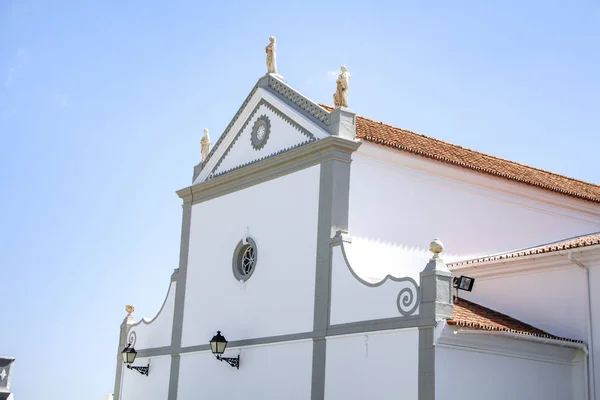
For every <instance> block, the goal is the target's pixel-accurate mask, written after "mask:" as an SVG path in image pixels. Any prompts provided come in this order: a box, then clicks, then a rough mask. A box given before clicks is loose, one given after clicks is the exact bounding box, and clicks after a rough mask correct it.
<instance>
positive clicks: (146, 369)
mask: <svg viewBox="0 0 600 400" xmlns="http://www.w3.org/2000/svg"><path fill="white" fill-rule="evenodd" d="M127 368H129V369H133V370H135V371H137V372H139V373H140V374H142V375H146V376H148V372H150V363H148V365H147V366H145V367H141V366H135V365H129V364H128V365H127Z"/></svg>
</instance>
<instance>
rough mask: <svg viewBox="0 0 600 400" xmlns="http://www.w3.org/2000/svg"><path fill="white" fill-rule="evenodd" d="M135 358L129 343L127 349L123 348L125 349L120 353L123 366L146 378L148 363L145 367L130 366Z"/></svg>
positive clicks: (134, 352)
mask: <svg viewBox="0 0 600 400" xmlns="http://www.w3.org/2000/svg"><path fill="white" fill-rule="evenodd" d="M136 356H137V351H135V349H134V348H133V346H132V345H131V343H129V344H128V345H127V347H125V349H123V351H122V352H121V357H123V362H124V363H125V365H127V368H129V369H134V370H136V371H137V372H139V373H140V374H142V375H146V376H148V372H149V370H150V363H148V365H147V366H145V367H139V366H135V365H131V364H133V362H134V361H135V357H136Z"/></svg>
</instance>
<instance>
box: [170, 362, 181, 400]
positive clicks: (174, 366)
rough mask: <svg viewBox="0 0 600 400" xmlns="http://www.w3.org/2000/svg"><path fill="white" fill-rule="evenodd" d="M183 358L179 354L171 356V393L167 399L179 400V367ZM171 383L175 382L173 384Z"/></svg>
mask: <svg viewBox="0 0 600 400" xmlns="http://www.w3.org/2000/svg"><path fill="white" fill-rule="evenodd" d="M180 363H181V357H180V356H179V354H173V355H172V356H171V370H170V372H169V391H168V395H167V399H177V389H178V388H179V366H180ZM171 382H174V384H172V383H171Z"/></svg>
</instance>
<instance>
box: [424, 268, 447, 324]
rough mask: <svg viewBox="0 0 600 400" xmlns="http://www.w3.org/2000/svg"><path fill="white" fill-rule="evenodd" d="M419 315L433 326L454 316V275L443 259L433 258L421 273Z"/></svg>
mask: <svg viewBox="0 0 600 400" xmlns="http://www.w3.org/2000/svg"><path fill="white" fill-rule="evenodd" d="M419 315H420V316H421V317H422V318H424V319H428V320H430V322H431V324H435V323H436V322H438V321H440V320H442V319H446V318H452V317H453V316H454V308H453V305H452V274H451V273H450V270H449V269H448V267H447V266H446V264H444V262H443V261H442V259H441V258H432V259H431V260H430V261H429V263H428V264H427V266H426V267H425V269H424V270H423V271H421V304H420V306H419Z"/></svg>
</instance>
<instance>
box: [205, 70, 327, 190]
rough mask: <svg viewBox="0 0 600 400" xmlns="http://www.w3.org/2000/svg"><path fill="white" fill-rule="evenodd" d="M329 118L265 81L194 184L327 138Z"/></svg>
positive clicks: (271, 80)
mask: <svg viewBox="0 0 600 400" xmlns="http://www.w3.org/2000/svg"><path fill="white" fill-rule="evenodd" d="M330 114H331V113H330V112H329V111H328V110H325V109H324V108H322V107H320V106H319V105H317V104H316V103H314V102H312V101H311V100H309V99H307V98H306V97H304V96H302V95H301V94H299V93H298V92H297V91H295V90H294V89H292V88H291V87H290V86H288V85H287V84H285V83H284V82H283V81H281V80H280V79H278V78H275V77H273V76H265V77H264V78H262V79H261V80H259V82H258V83H257V85H256V86H255V87H254V89H253V90H252V92H251V93H250V94H249V95H248V97H247V98H246V101H245V102H244V104H243V105H242V107H241V108H240V110H239V111H238V112H237V114H236V115H235V116H234V118H233V120H232V121H231V122H230V124H229V126H228V127H227V129H226V130H225V132H224V133H223V134H222V135H221V138H220V139H219V140H218V141H217V143H216V144H215V146H214V148H213V149H212V150H211V152H210V154H209V155H208V157H207V159H206V160H205V161H204V162H202V163H201V164H200V165H199V166H198V167H200V168H197V171H196V173H195V177H194V184H197V183H200V182H203V181H205V180H208V179H212V178H215V177H217V176H220V175H223V174H226V173H228V172H231V171H234V170H237V169H239V168H242V167H244V166H246V165H249V164H253V163H256V162H259V161H261V160H264V159H266V158H269V157H274V156H276V155H278V154H281V153H284V152H286V151H290V150H292V149H294V148H297V147H300V146H303V145H306V144H308V143H311V142H314V141H317V140H320V139H323V138H326V137H328V136H330V132H329V125H328V123H329V119H330Z"/></svg>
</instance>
